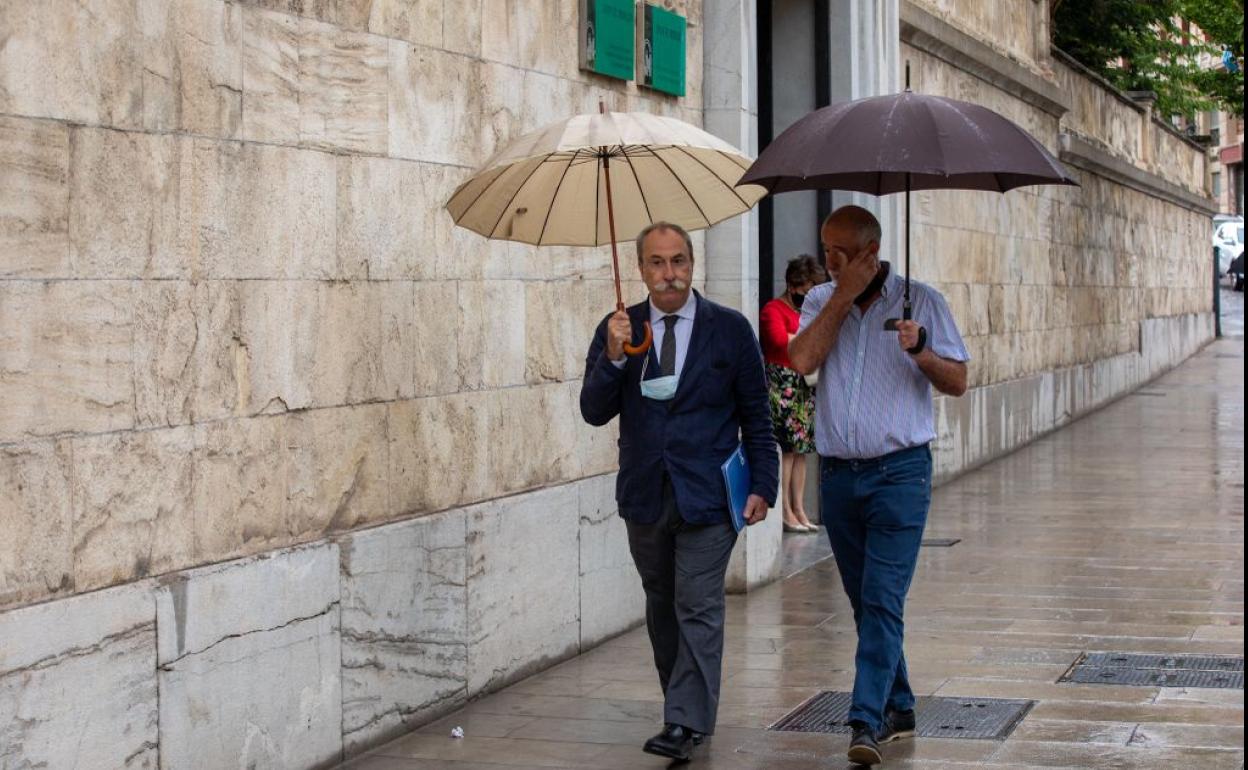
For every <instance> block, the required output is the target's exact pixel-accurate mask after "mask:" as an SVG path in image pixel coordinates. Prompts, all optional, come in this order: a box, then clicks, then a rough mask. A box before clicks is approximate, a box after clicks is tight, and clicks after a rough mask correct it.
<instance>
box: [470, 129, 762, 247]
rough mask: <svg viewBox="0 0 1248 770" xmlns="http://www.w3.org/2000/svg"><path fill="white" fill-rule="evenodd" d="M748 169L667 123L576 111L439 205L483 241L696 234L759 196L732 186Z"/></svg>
mask: <svg viewBox="0 0 1248 770" xmlns="http://www.w3.org/2000/svg"><path fill="white" fill-rule="evenodd" d="M749 165H750V159H749V158H747V157H745V156H743V155H741V154H740V152H739V151H738V150H737V148H735V147H733V146H732V145H730V144H728V143H727V142H725V141H723V140H722V139H719V138H717V137H715V136H712V135H711V134H708V133H706V132H705V131H703V130H702V129H700V128H697V127H696V126H692V125H690V124H688V123H685V122H684V121H681V120H677V119H675V118H668V117H662V116H659V115H650V114H647V113H638V112H601V113H598V114H582V115H576V116H574V117H572V118H569V119H567V120H562V121H560V122H558V123H554V124H551V125H549V126H547V127H545V128H542V129H540V130H538V131H534V132H533V133H531V134H526V135H524V136H522V137H520V138H518V139H516V140H514V141H512V142H510V143H509V144H507V146H505V147H504V148H503V149H502V150H500V151H499V152H498V153H497V154H495V156H494V157H493V158H491V159H490V160H489V161H487V162H486V163H485V165H484V166H482V168H481V169H480V170H479V171H477V173H475V174H474V175H473V176H472V177H471V178H470V179H469V180H468V181H466V182H464V183H463V184H462V185H460V186H459V188H458V189H457V190H455V193H454V194H453V195H452V196H451V199H450V201H448V202H447V204H446V208H447V210H448V211H449V212H450V214H451V217H452V218H453V219H454V220H455V223H456V224H457V225H459V226H461V227H466V228H468V229H469V230H472V231H474V232H477V233H480V234H481V235H484V236H485V237H487V238H498V239H504V240H510V241H520V242H522V243H531V244H537V245H561V246H602V245H605V244H608V243H612V244H613V243H614V242H615V240H616V237H617V235H618V234H623V235H624V237H625V238H632V237H633V236H634V235H635V234H636V233H638V232H640V231H641V229H642V228H643V227H645V226H646V225H649V224H651V223H653V222H657V221H666V222H671V223H673V224H677V225H680V226H681V227H683V228H685V229H686V230H700V229H703V228H706V227H710V226H711V225H713V224H715V223H716V222H720V221H723V220H725V219H728V218H729V217H732V216H735V215H737V214H740V213H742V212H744V211H747V210H749V209H750V208H751V207H752V206H753V205H754V204H755V203H757V202H758V199H759V198H761V197H763V195H764V194H765V192H766V191H765V190H763V189H762V188H761V187H753V186H745V187H738V186H737V184H738V182H739V181H740V179H741V173H742V172H743V171H744V170H745V169H746V168H748V167H749ZM608 177H609V178H610V188H608V181H607V180H608ZM608 192H610V196H608ZM609 200H610V201H611V203H612V206H611V208H613V209H614V211H613V212H609V211H608V201H609ZM612 213H613V216H614V220H615V221H614V226H612V222H611V219H612Z"/></svg>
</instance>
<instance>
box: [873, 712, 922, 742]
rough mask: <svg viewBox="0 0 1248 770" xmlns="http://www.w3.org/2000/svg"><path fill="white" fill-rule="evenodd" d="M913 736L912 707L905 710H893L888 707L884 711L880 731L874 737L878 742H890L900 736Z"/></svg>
mask: <svg viewBox="0 0 1248 770" xmlns="http://www.w3.org/2000/svg"><path fill="white" fill-rule="evenodd" d="M913 737H914V709H909V710H907V711H893V710H892V709H888V710H886V711H885V712H884V726H883V727H881V728H880V732H879V733H878V734H877V735H876V736H875V739H876V740H877V741H879V742H880V743H892V742H893V741H895V740H899V739H901V738H913Z"/></svg>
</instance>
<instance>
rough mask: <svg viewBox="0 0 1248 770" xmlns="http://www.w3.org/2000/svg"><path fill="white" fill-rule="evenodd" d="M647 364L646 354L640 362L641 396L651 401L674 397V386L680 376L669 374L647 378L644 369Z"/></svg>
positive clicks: (667, 399)
mask: <svg viewBox="0 0 1248 770" xmlns="http://www.w3.org/2000/svg"><path fill="white" fill-rule="evenodd" d="M649 366H650V356H648V355H647V356H646V360H645V361H643V362H642V364H641V397H642V398H648V399H651V400H652V401H671V400H672V399H673V398H675V397H676V387H677V386H678V385H679V384H680V377H679V376H677V375H675V374H669V375H667V376H666V377H655V378H654V379H653V380H647V379H646V369H647V368H648V367H649Z"/></svg>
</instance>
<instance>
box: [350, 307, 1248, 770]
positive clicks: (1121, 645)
mask: <svg viewBox="0 0 1248 770" xmlns="http://www.w3.org/2000/svg"><path fill="white" fill-rule="evenodd" d="M1240 296H1242V295H1240ZM1243 481H1244V341H1243V337H1238V338H1227V339H1222V340H1219V341H1217V342H1214V343H1212V344H1211V345H1209V346H1208V347H1206V348H1205V349H1204V350H1203V351H1202V352H1200V353H1199V354H1197V355H1196V356H1194V357H1193V358H1191V359H1190V360H1189V361H1187V362H1186V363H1184V364H1183V365H1182V366H1180V367H1178V368H1177V369H1175V370H1174V371H1172V372H1170V373H1168V374H1166V375H1164V376H1163V377H1161V378H1159V379H1158V380H1156V381H1154V382H1151V383H1148V384H1147V385H1145V386H1144V387H1143V388H1141V389H1140V391H1139V392H1138V394H1137V395H1132V396H1127V397H1124V398H1122V399H1119V400H1118V401H1116V402H1114V403H1112V404H1110V405H1108V406H1106V407H1105V408H1104V409H1101V410H1100V411H1098V412H1096V413H1094V414H1092V415H1089V416H1087V417H1085V418H1083V419H1082V420H1079V421H1078V422H1076V423H1074V424H1072V425H1069V426H1067V427H1065V428H1063V429H1062V430H1060V431H1057V432H1055V433H1053V434H1050V435H1049V436H1047V437H1044V438H1042V439H1040V440H1039V441H1037V442H1035V443H1033V444H1031V445H1029V446H1027V447H1024V448H1023V449H1021V450H1019V451H1017V452H1015V453H1013V454H1011V455H1009V456H1007V457H1004V458H1001V459H999V460H997V461H995V462H993V463H991V464H988V465H986V466H984V467H982V468H979V469H977V470H975V471H972V472H970V473H967V474H965V475H963V476H961V477H959V478H957V479H955V480H953V481H951V482H949V483H948V484H945V485H944V486H942V487H940V488H938V489H936V490H935V492H934V495H933V502H932V512H931V516H930V519H929V525H928V535H929V537H947V538H960V542H958V543H957V544H956V545H954V546H952V547H948V548H924V549H923V550H922V553H921V555H920V563H919V569H918V573H917V575H916V578H915V581H914V588H913V590H912V591H911V594H910V598H909V602H908V604H907V607H906V620H907V640H906V654H907V658H908V660H909V663H910V668H911V674H912V678H913V680H914V683H915V685H916V688H915V689H916V692H918V693H919V694H921V695H933V694H935V695H951V696H967V697H981V698H1021V699H1030V700H1034V701H1035V702H1036V704H1035V707H1034V708H1032V709H1031V711H1030V712H1029V713H1028V714H1027V715H1026V717H1025V718H1024V719H1023V720H1022V721H1021V722H1020V723H1019V724H1018V726H1017V727H1016V728H1015V729H1014V731H1013V732H1012V733H1011V734H1010V736H1009V737H1008V738H1007V739H1006V740H1004V741H994V740H952V739H933V738H920V739H915V740H910V741H900V742H897V743H894V744H890V745H888V746H886V747H885V748H884V757H885V765H884V767H889V768H892V767H897V768H924V770H944V769H946V768H967V767H1010V768H1055V767H1068V768H1102V767H1104V768H1140V769H1147V768H1175V767H1200V768H1202V769H1203V770H1215V769H1217V768H1242V767H1243V764H1244V692H1243V690H1242V689H1238V690H1213V689H1204V688H1184V687H1158V686H1139V687H1137V686H1124V685H1106V684H1079V683H1073V682H1061V681H1059V680H1061V679H1062V677H1063V675H1064V674H1065V673H1066V672H1067V670H1068V669H1069V668H1070V666H1071V665H1072V664H1074V663H1075V662H1076V661H1077V660H1079V659H1080V656H1081V655H1082V654H1084V653H1086V652H1096V651H1114V652H1138V653H1156V654H1168V655H1240V656H1242V655H1243V654H1244V633H1243V630H1244V584H1243V570H1244V518H1243V513H1244V485H1243ZM790 543H793V544H792V545H790ZM786 559H787V560H788V561H787V562H786V564H787V565H788V568H787V569H786V571H785V574H787V575H789V576H788V577H787V578H786V579H784V580H782V581H779V582H777V583H774V584H772V585H770V586H766V587H763V588H762V589H759V590H756V591H754V592H751V593H750V594H748V595H745V596H732V597H729V607H728V624H727V644H726V652H725V660H724V684H723V692H722V704H721V709H720V722H719V729H718V731H717V734H716V735H715V736H714V737H713V738H712V739H711V740H710V741H708V742H707V743H706V744H704V745H703V746H702V747H699V749H698V750H697V753H696V754H695V761H694V763H693V764H691V765H689V767H695V768H706V770H754V769H756V768H757V769H758V770H762V768H766V769H767V770H799V769H805V768H844V767H847V763H846V760H845V759H844V757H845V749H846V743H847V737H846V736H844V735H836V734H808V733H784V732H776V731H769V730H767V729H766V728H767V726H768V725H770V724H771V723H773V722H774V721H775V720H777V719H779V718H780V717H782V716H784V715H785V714H787V713H789V712H790V711H791V710H792V709H794V708H796V707H797V706H799V705H801V704H802V703H803V702H804V701H806V700H807V699H808V698H809V697H811V696H812V695H813V694H815V693H817V692H819V691H822V690H847V689H849V688H851V687H852V684H853V659H854V644H855V634H854V629H853V623H852V615H851V612H850V608H849V605H848V602H847V601H846V599H845V596H844V594H843V592H842V590H841V586H840V581H839V578H838V576H837V573H836V569H835V565H834V564H833V562H832V561H831V559H830V557H829V550H828V549H827V547H826V539H825V538H824V536H823V534H822V533H820V535H819V536H818V537H809V536H802V537H798V539H796V540H795V539H793V538H790V539H789V540H788V541H786ZM661 713H662V699H661V694H660V692H659V687H658V682H657V677H656V676H655V674H654V671H653V668H652V665H651V662H650V652H649V648H648V642H647V639H646V636H645V631H644V629H635V630H633V631H630V632H627V633H625V634H623V635H621V636H619V637H616V638H615V639H612V640H610V641H608V642H606V643H605V644H603V645H601V646H599V647H597V648H595V649H593V650H589V651H587V652H586V653H585V654H583V655H581V656H579V657H577V658H574V659H571V660H568V661H565V662H563V663H560V664H558V665H556V666H554V667H552V668H551V669H549V670H547V671H544V672H542V673H539V674H536V675H534V676H532V677H530V678H528V679H526V680H524V681H521V682H519V683H517V684H515V685H513V686H511V687H509V688H507V689H504V690H502V691H500V692H497V693H494V694H492V695H488V696H485V697H483V698H481V699H479V700H477V701H474V702H472V703H470V704H468V705H467V706H466V707H465V708H463V709H462V710H460V711H458V712H456V713H454V714H451V715H449V716H447V717H445V718H444V719H441V720H438V721H437V722H434V723H432V724H429V725H426V726H425V727H422V728H421V729H419V730H418V731H416V732H415V733H411V734H409V735H407V736H404V737H402V738H399V739H398V740H396V741H393V742H391V743H389V744H386V745H384V746H381V747H379V748H377V749H375V750H373V751H371V752H369V753H368V754H365V755H363V756H361V757H358V758H356V759H355V760H353V761H352V762H350V763H348V764H347V765H344V767H349V768H353V769H354V770H417V769H419V770H534V769H535V768H557V767H558V768H604V769H606V770H612V769H614V768H621V769H622V768H628V769H629V770H635V769H637V768H641V769H642V770H645V769H646V768H656V770H657V768H664V767H667V766H668V764H667V763H666V762H664V761H663V760H661V759H659V758H657V757H651V756H648V755H646V754H643V753H642V752H641V749H640V744H641V743H642V741H644V740H645V738H646V737H648V736H649V735H651V734H653V733H654V732H656V731H657V730H658V728H659V726H660V725H659V719H660V715H661ZM455 726H461V727H463V728H464V737H463V738H460V739H457V738H452V737H450V732H451V729H452V728H453V727H455Z"/></svg>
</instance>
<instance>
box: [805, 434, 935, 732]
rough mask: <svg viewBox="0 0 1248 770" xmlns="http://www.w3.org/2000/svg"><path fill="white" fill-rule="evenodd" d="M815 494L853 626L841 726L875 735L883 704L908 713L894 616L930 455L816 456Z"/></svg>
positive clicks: (927, 496)
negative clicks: (848, 695)
mask: <svg viewBox="0 0 1248 770" xmlns="http://www.w3.org/2000/svg"><path fill="white" fill-rule="evenodd" d="M819 495H820V504H821V505H820V516H822V518H823V522H824V525H825V526H826V527H827V528H828V539H829V540H831V541H832V553H833V555H834V556H835V557H836V566H837V569H839V570H840V573H841V583H842V585H843V586H844V587H845V593H846V594H848V595H849V602H850V604H851V605H853V608H854V625H855V626H856V627H857V629H858V652H857V654H856V656H855V659H854V667H855V676H854V699H853V706H852V707H851V708H850V711H849V721H851V722H852V721H859V722H863V723H865V724H866V725H867V726H868V727H870V728H871V729H873V730H877V731H878V730H879V729H880V727H881V725H882V724H883V720H884V710H885V708H886V707H887V708H889V709H893V710H897V711H905V710H908V709H912V708H914V692H913V691H912V690H911V689H910V681H909V679H908V678H907V673H906V659H905V656H904V655H903V654H902V637H903V634H904V631H905V628H904V623H903V621H902V615H903V611H904V609H905V604H906V592H907V591H909V590H910V581H911V579H912V578H913V577H914V568H915V563H916V562H917V561H918V558H919V546H920V544H921V543H922V541H923V527H924V525H925V524H926V523H927V509H928V507H929V506H930V504H931V501H932V453H931V451H930V450H929V449H928V447H927V445H923V446H920V447H914V448H912V449H904V450H902V451H900V452H894V453H892V454H888V455H884V456H883V457H879V458H875V459H871V460H838V459H835V458H830V457H824V458H821V462H820V468H819Z"/></svg>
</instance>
